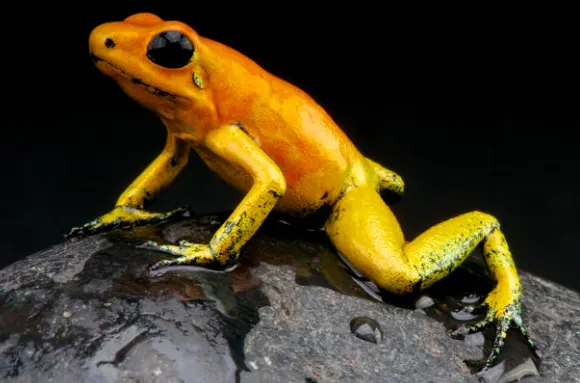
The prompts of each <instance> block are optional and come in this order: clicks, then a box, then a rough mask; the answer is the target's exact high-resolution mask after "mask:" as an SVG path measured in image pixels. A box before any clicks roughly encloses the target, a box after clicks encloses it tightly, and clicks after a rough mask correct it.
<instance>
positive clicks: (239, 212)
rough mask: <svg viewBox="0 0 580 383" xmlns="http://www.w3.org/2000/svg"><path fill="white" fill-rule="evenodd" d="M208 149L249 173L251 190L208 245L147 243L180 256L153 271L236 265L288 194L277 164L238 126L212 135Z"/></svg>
mask: <svg viewBox="0 0 580 383" xmlns="http://www.w3.org/2000/svg"><path fill="white" fill-rule="evenodd" d="M205 145H206V147H207V148H208V149H209V150H210V151H212V152H213V153H214V154H216V155H217V156H219V157H221V158H222V159H224V160H225V161H226V162H228V163H229V164H231V165H232V166H235V167H238V168H241V169H243V170H244V171H246V172H247V173H248V174H249V175H250V176H251V177H252V179H253V184H252V187H251V188H250V190H249V192H248V193H247V194H246V195H245V197H244V198H243V200H242V201H241V202H240V204H239V205H238V206H237V207H236V209H235V210H234V211H233V212H232V214H231V215H230V216H229V217H228V219H227V220H226V222H224V223H223V225H222V226H221V227H220V228H219V229H218V230H217V231H216V232H215V233H214V235H213V237H212V238H211V240H210V242H209V244H193V243H190V242H187V241H181V242H179V244H178V245H161V244H158V243H155V242H151V241H150V242H147V243H146V244H145V245H144V247H145V248H149V249H155V250H160V251H162V252H166V253H168V254H172V255H174V256H177V257H176V258H172V259H166V260H162V261H160V262H158V263H156V264H155V265H153V266H152V269H156V268H159V267H161V266H167V265H175V264H195V265H202V266H206V267H212V268H225V267H228V266H230V265H232V264H233V263H235V262H236V261H237V258H238V255H239V253H240V250H241V249H242V247H243V246H244V245H245V244H246V242H247V241H248V240H249V239H250V238H251V237H252V236H253V235H254V233H255V232H256V231H257V230H258V228H259V227H260V225H261V224H262V222H264V220H265V219H266V217H267V216H268V214H269V213H270V211H271V210H272V209H273V208H274V206H275V205H276V203H277V202H278V200H279V199H280V198H281V197H282V196H283V195H284V193H285V192H286V181H285V179H284V175H283V174H282V172H281V171H280V168H279V167H278V165H276V163H275V162H274V161H273V160H272V159H271V158H270V157H269V156H268V155H267V154H266V153H264V151H262V149H261V148H260V147H259V146H258V145H257V144H256V143H255V142H254V141H253V140H252V138H250V137H249V136H248V135H247V134H246V133H244V132H243V131H242V130H241V129H240V128H239V127H238V126H235V125H226V126H222V127H220V128H218V129H216V130H214V131H212V132H210V133H209V134H208V135H207V137H206V139H205Z"/></svg>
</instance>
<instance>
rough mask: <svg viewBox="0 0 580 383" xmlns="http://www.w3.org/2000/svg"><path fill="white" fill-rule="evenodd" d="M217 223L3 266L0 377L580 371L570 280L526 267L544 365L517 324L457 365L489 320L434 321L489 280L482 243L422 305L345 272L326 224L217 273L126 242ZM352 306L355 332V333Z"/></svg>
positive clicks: (350, 378) (208, 224)
mask: <svg viewBox="0 0 580 383" xmlns="http://www.w3.org/2000/svg"><path fill="white" fill-rule="evenodd" d="M220 223H221V217H220V216H207V217H197V218H195V219H190V220H187V221H182V222H179V223H173V224H167V225H165V226H163V227H146V228H140V229H137V230H132V231H116V232H111V233H108V234H102V235H97V236H94V237H89V238H85V239H82V240H77V241H74V242H68V241H67V242H64V243H62V244H61V245H57V246H55V247H53V248H51V249H48V250H46V251H43V252H40V253H37V254H34V255H31V256H29V257H28V258H26V259H24V260H22V261H20V262H17V263H15V264H12V265H10V266H8V267H6V268H5V269H3V270H0V377H1V378H3V379H4V380H5V381H8V382H51V381H52V382H62V383H66V382H235V381H242V382H337V381H345V382H355V381H361V382H477V381H480V380H483V381H486V382H497V381H502V382H508V381H514V380H517V379H518V378H520V377H522V375H523V376H525V377H523V378H522V379H521V381H523V382H579V381H580V380H579V379H580V378H579V377H580V350H579V348H580V294H578V293H576V292H573V291H570V290H567V289H565V288H563V287H561V286H558V285H556V284H554V283H551V282H548V281H545V280H542V279H539V278H537V277H535V276H532V275H530V274H528V273H525V272H521V277H522V283H523V285H524V289H525V299H524V305H525V312H524V314H525V316H526V319H527V321H528V326H529V330H530V333H531V334H532V336H533V337H534V339H535V340H536V342H537V344H538V346H539V348H540V351H541V352H542V354H543V359H542V361H541V364H539V365H538V371H539V374H540V376H533V375H534V374H537V370H536V366H535V365H534V363H533V362H532V360H531V359H530V352H529V350H528V349H527V347H526V346H525V345H524V343H523V342H522V341H521V339H520V338H519V337H518V334H515V333H514V334H511V335H510V336H509V337H508V342H507V345H506V350H505V354H504V356H505V362H504V363H502V364H501V365H498V366H497V367H495V368H494V369H492V370H491V371H488V372H486V373H485V374H483V375H477V374H474V372H475V371H474V370H473V369H471V368H469V367H468V365H467V364H466V363H465V362H464V360H466V359H480V358H482V357H483V355H484V351H485V352H486V353H487V351H488V350H489V346H490V342H489V338H490V335H492V334H491V333H489V331H492V332H493V328H492V329H490V330H487V331H485V332H484V333H483V334H474V335H471V336H469V337H467V338H466V340H465V341H459V340H454V339H452V338H450V337H449V336H448V335H447V333H446V328H448V327H449V326H450V325H451V324H453V323H457V321H458V319H457V318H456V319H453V316H452V315H451V312H450V309H451V308H453V307H454V306H456V305H458V304H459V300H461V299H462V298H464V297H467V296H469V294H475V295H476V296H482V295H484V294H485V292H486V291H488V290H489V288H490V287H491V285H490V284H489V282H488V280H487V279H486V276H485V270H484V269H483V268H481V264H480V263H479V262H478V261H477V259H478V258H479V257H474V256H472V257H470V261H469V262H468V263H466V266H465V267H462V268H460V269H458V270H457V271H456V272H455V273H454V274H453V275H452V276H451V277H449V278H447V279H446V280H445V281H444V282H443V283H440V284H439V286H437V287H436V288H434V289H432V290H431V291H429V292H427V293H426V294H428V295H425V296H423V297H422V298H421V299H420V302H418V303H417V305H419V306H421V307H425V306H429V307H425V308H424V309H419V308H415V307H417V306H415V301H414V300H413V301H406V300H405V299H394V298H393V297H389V296H388V295H387V294H384V293H382V292H380V291H376V290H374V289H373V287H372V286H370V288H369V285H368V284H366V283H365V281H364V280H363V279H360V278H355V277H354V275H353V274H352V273H351V272H349V270H348V268H347V267H346V266H345V265H344V263H343V262H342V261H341V260H340V258H339V257H338V256H337V255H336V254H335V253H334V251H333V249H332V247H331V246H330V245H329V243H328V242H327V240H326V238H325V235H324V233H320V232H303V231H299V230H296V229H293V228H291V227H288V226H285V225H282V224H279V223H277V222H269V223H267V224H266V225H265V226H264V227H263V228H262V229H261V230H260V232H259V233H258V235H257V236H256V237H255V238H254V239H253V240H252V242H251V243H250V244H249V245H248V247H247V250H246V252H245V253H244V255H243V256H242V259H241V262H240V265H239V266H238V267H237V268H235V269H234V270H232V271H230V272H228V273H219V272H211V271H207V270H200V269H197V268H191V267H174V268H171V269H168V270H167V271H166V272H164V273H158V275H153V276H151V275H149V274H148V272H147V266H148V265H150V264H152V263H153V262H155V261H157V260H159V259H161V258H162V257H163V256H164V255H163V254H160V253H157V252H152V251H150V250H144V249H140V248H138V247H136V245H138V244H139V243H142V242H143V241H144V240H146V239H155V240H159V241H162V240H165V241H176V240H178V239H188V240H191V241H197V242H207V240H208V239H209V238H210V237H211V234H212V233H213V231H214V230H215V229H216V228H217V227H218V225H219V224H220ZM471 259H473V260H471ZM355 280H357V281H358V283H356V281H355ZM379 300H381V301H379ZM456 317H457V315H456ZM354 318H357V320H356V323H357V326H355V327H353V330H354V329H355V328H358V330H357V331H358V332H359V334H358V335H359V336H355V335H354V334H353V333H352V332H351V321H352V320H353V319H354ZM459 319H462V318H459ZM463 319H466V318H463ZM361 321H362V322H361ZM361 323H362V325H361ZM375 323H377V324H378V326H379V328H375V327H373V326H375ZM359 325H360V326H359ZM365 338H366V339H368V340H364V339H365ZM377 340H378V341H379V342H378V343H375V341H377ZM504 372H506V374H505V375H504V376H503V378H501V376H502V373H504Z"/></svg>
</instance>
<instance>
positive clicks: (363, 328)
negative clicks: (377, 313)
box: [350, 316, 383, 344]
mask: <svg viewBox="0 0 580 383" xmlns="http://www.w3.org/2000/svg"><path fill="white" fill-rule="evenodd" d="M350 332H352V333H353V334H354V335H355V336H356V337H357V338H360V339H362V340H366V341H367V342H371V343H375V344H378V343H380V342H381V340H382V339H383V330H381V326H380V325H379V324H378V322H377V321H376V320H374V319H371V318H368V317H364V316H360V317H355V318H353V319H352V320H351V321H350Z"/></svg>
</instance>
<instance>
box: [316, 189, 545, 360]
mask: <svg viewBox="0 0 580 383" xmlns="http://www.w3.org/2000/svg"><path fill="white" fill-rule="evenodd" d="M325 229H326V232H327V234H328V236H329V238H330V240H331V241H332V243H333V244H334V245H335V247H336V248H337V250H338V251H340V252H341V253H342V254H343V255H344V256H345V257H346V258H347V259H348V261H349V262H350V263H351V264H352V265H353V266H354V267H355V268H356V269H358V270H359V271H360V272H361V273H363V274H364V275H365V276H366V277H368V278H369V279H370V280H372V281H373V282H374V283H376V284H377V285H378V286H380V287H381V288H383V289H385V290H387V291H390V292H392V293H398V294H404V293H411V292H414V291H420V290H423V289H426V288H428V287H430V286H432V285H433V284H434V283H435V282H437V281H439V280H441V279H442V278H444V277H446V276H447V275H449V274H450V273H451V272H452V271H453V270H454V269H455V268H456V267H457V266H459V265H460V264H461V263H462V262H463V261H464V260H465V259H466V258H467V257H468V256H469V254H470V253H471V252H472V251H473V250H474V249H475V248H476V247H477V246H478V245H479V244H483V254H484V258H485V261H486V263H487V265H488V267H489V270H490V273H491V276H492V278H493V279H494V280H495V281H496V282H497V285H496V287H495V288H494V289H493V290H492V291H491V292H490V294H489V295H488V296H487V297H486V299H485V303H484V305H485V306H486V307H487V308H488V312H487V315H486V318H485V319H484V320H483V321H482V322H480V323H478V324H476V325H475V326H472V327H469V328H462V329H460V330H459V331H457V332H456V333H454V334H452V335H456V336H461V335H463V334H465V333H468V332H473V331H479V330H481V329H482V328H483V327H485V326H487V325H489V324H491V323H493V322H495V323H496V325H497V332H496V334H497V335H496V339H495V343H494V346H493V350H492V353H491V355H490V356H489V358H488V359H487V361H486V366H491V365H492V364H494V363H495V362H496V360H497V357H498V355H499V353H500V351H501V350H502V348H503V342H504V339H505V337H506V331H507V329H508V328H509V327H510V325H511V324H512V323H515V325H516V326H517V327H519V328H520V330H521V332H522V333H523V334H524V336H525V337H526V339H527V341H528V343H529V345H530V346H531V347H532V348H535V346H534V343H533V341H532V340H531V339H530V338H529V336H528V335H527V331H526V329H525V327H524V325H523V321H522V316H521V304H520V299H521V294H522V289H521V285H520V281H519V277H518V274H517V271H516V268H515V266H514V261H513V259H512V256H511V253H510V251H509V248H508V245H507V243H506V241H505V238H504V235H503V233H502V232H501V231H500V225H499V223H498V221H497V220H496V219H495V218H494V217H492V216H490V215H488V214H485V213H482V212H477V211H476V212H470V213H466V214H463V215H460V216H457V217H455V218H452V219H450V220H447V221H445V222H442V223H439V224H438V225H435V226H433V227H431V228H430V229H428V230H427V231H425V232H424V233H422V234H421V235H419V236H418V237H417V238H415V239H414V240H412V241H410V242H407V241H406V240H405V239H404V236H403V233H402V230H401V228H400V225H399V223H398V222H397V219H396V218H395V216H394V214H393V213H392V211H391V209H390V208H389V207H388V206H387V205H386V204H385V203H384V202H383V201H382V200H381V198H380V196H379V194H378V193H377V192H376V191H375V190H374V189H373V188H372V187H371V186H364V185H361V186H357V187H351V188H350V189H348V190H347V191H346V192H345V193H344V195H343V197H342V198H341V199H340V200H339V201H338V202H337V203H336V204H335V205H334V207H333V211H332V214H331V215H330V217H329V219H328V221H327V222H326V224H325Z"/></svg>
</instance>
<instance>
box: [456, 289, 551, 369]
mask: <svg viewBox="0 0 580 383" xmlns="http://www.w3.org/2000/svg"><path fill="white" fill-rule="evenodd" d="M498 291H499V290H498V289H497V288H496V290H494V291H492V293H491V294H490V295H489V296H488V297H487V298H486V300H485V302H484V303H483V304H481V305H478V306H475V307H471V308H468V311H471V312H475V311H479V310H484V309H487V313H486V316H485V319H483V320H482V321H480V322H477V323H475V324H472V325H466V326H460V327H458V328H456V329H454V330H452V331H450V332H449V334H450V335H451V336H452V337H453V338H456V339H463V337H464V336H465V335H467V334H472V333H475V332H479V331H482V330H483V329H484V328H486V327H488V326H490V325H492V324H495V326H496V332H495V339H494V342H493V346H492V349H491V352H490V354H489V355H488V357H487V359H486V360H485V361H484V362H482V363H481V364H482V366H481V367H482V368H483V369H487V368H490V367H492V366H494V365H496V364H497V362H498V359H499V356H500V354H501V352H502V350H503V348H504V342H505V339H506V337H507V331H508V330H509V329H510V328H518V329H519V330H520V332H521V333H522V335H523V336H524V339H525V341H526V343H527V344H528V346H529V347H530V349H531V350H532V351H533V352H534V354H535V356H537V357H539V351H538V349H537V347H536V344H535V342H534V341H533V340H532V338H531V337H530V335H529V334H528V331H527V329H526V326H525V325H524V321H523V318H522V305H521V301H520V298H519V296H517V295H515V296H514V297H512V298H511V299H509V301H511V303H509V304H507V305H505V304H503V305H502V302H501V301H502V299H503V300H505V299H506V298H505V295H504V296H502V295H501V294H499V293H498Z"/></svg>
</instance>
